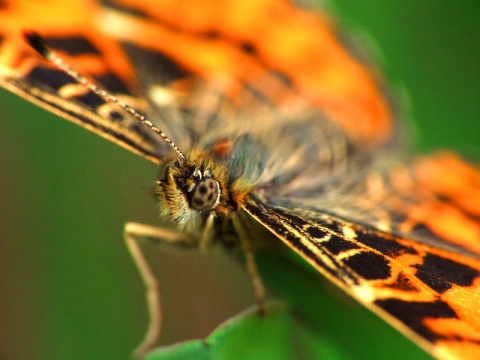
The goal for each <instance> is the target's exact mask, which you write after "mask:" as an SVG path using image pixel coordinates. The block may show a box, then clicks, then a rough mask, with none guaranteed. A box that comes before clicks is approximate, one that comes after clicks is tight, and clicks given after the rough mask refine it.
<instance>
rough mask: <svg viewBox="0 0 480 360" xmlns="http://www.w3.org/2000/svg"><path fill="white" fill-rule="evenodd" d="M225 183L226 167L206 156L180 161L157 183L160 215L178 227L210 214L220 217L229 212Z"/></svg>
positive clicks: (166, 170) (167, 170)
mask: <svg viewBox="0 0 480 360" xmlns="http://www.w3.org/2000/svg"><path fill="white" fill-rule="evenodd" d="M227 182H228V172H227V171H226V168H225V167H224V166H223V165H222V164H217V163H215V162H213V161H212V160H211V159H210V158H209V157H208V156H206V154H205V153H198V154H195V153H194V154H193V155H192V154H191V156H189V157H187V158H179V159H178V160H177V161H174V162H173V163H171V164H170V165H168V166H167V167H166V168H165V172H164V177H163V179H161V180H160V181H158V188H157V193H158V196H159V200H160V206H161V208H162V212H163V213H169V215H170V218H171V220H172V221H173V222H177V223H180V224H182V223H184V222H186V221H189V220H191V219H192V218H195V217H198V216H200V217H202V216H206V215H209V214H210V213H212V212H214V213H215V214H216V215H222V214H224V213H225V212H227V211H230V210H231V209H232V204H231V201H229V199H230V196H229V193H228V190H227V188H228V186H227Z"/></svg>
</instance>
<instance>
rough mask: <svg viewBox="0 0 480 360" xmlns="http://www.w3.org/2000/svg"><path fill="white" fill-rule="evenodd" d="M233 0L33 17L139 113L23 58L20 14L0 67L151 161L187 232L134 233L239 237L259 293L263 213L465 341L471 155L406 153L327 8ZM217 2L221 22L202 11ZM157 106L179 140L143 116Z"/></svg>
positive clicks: (385, 298)
mask: <svg viewBox="0 0 480 360" xmlns="http://www.w3.org/2000/svg"><path fill="white" fill-rule="evenodd" d="M238 4H239V3H238V2H236V1H232V2H224V3H223V6H222V7H218V6H217V7H213V6H211V7H209V8H206V9H210V12H209V11H206V12H205V13H204V14H203V17H202V16H199V15H198V13H196V12H192V10H191V9H192V6H193V4H188V3H187V2H184V4H183V5H179V4H176V5H175V4H170V6H172V8H170V9H169V8H168V6H169V5H168V4H164V5H163V4H162V7H160V8H158V9H156V8H154V7H153V6H152V5H150V4H149V3H148V2H145V3H143V2H140V3H138V2H135V3H130V2H128V1H124V2H120V1H119V2H112V3H110V4H109V7H108V9H107V10H104V11H101V10H100V9H98V8H97V7H95V6H93V5H92V6H85V5H82V4H75V6H76V7H78V8H75V9H72V8H69V9H68V12H67V13H65V12H62V7H53V6H52V9H55V10H57V11H59V13H57V12H55V11H52V12H51V14H50V15H51V16H52V19H56V21H57V22H58V24H57V25H55V26H54V25H53V24H52V20H51V19H48V21H46V20H45V21H46V24H47V25H46V27H44V28H42V27H40V26H39V28H38V29H35V30H37V31H39V32H40V33H41V34H42V36H43V37H44V38H45V39H46V41H47V44H48V46H49V47H51V48H52V49H54V50H56V51H57V52H58V53H59V54H60V55H61V58H62V59H65V60H66V61H67V62H70V61H71V62H72V64H75V68H76V69H78V70H79V72H80V74H85V75H88V76H90V77H91V78H92V79H93V81H94V83H98V84H99V85H100V86H101V87H102V88H104V89H106V90H108V92H109V93H110V94H113V95H115V96H116V98H117V99H119V101H120V102H121V103H122V104H123V102H125V103H128V104H130V105H131V106H133V107H134V108H135V109H136V111H137V113H139V114H140V113H148V114H149V119H151V120H143V119H140V120H141V121H140V122H138V121H137V120H135V119H134V118H133V117H130V116H128V114H125V113H123V112H122V111H121V107H122V106H123V105H122V106H120V107H119V106H117V105H116V104H112V103H109V102H107V101H106V99H105V96H99V95H98V94H95V93H93V92H92V91H90V90H88V89H87V88H86V87H85V85H82V84H78V82H77V81H74V80H73V79H72V77H71V76H69V75H67V74H66V73H65V71H63V70H58V69H57V68H55V67H52V66H51V64H49V63H47V62H44V61H42V60H40V59H39V58H38V57H36V56H35V55H34V54H33V52H32V51H31V50H30V48H29V46H28V44H27V42H26V41H25V40H24V39H23V38H22V35H21V31H20V30H21V29H18V24H23V22H20V21H18V22H16V23H15V22H14V21H12V23H13V24H14V26H13V25H12V28H13V30H15V31H13V30H12V29H10V28H8V27H7V26H6V27H5V28H6V29H7V30H10V32H8V31H6V32H5V34H6V35H4V36H3V39H4V42H3V43H2V53H1V54H2V58H1V59H2V61H1V63H2V65H3V67H2V73H1V74H2V78H1V83H2V85H3V86H4V87H6V88H7V89H10V90H13V91H14V92H16V93H17V94H20V95H21V96H23V97H25V98H27V99H28V100H31V101H33V102H36V103H40V104H41V105H42V106H44V107H46V108H47V109H50V110H52V111H54V112H56V113H59V114H61V115H62V116H64V117H66V118H68V119H69V120H71V121H73V122H75V123H77V124H79V125H81V126H84V127H86V128H87V129H89V130H92V131H94V132H96V133H99V134H101V135H102V136H104V137H106V138H108V139H110V140H112V141H114V142H116V143H117V144H120V145H121V146H123V147H125V148H127V149H129V150H131V151H132V152H134V153H136V154H139V155H141V156H143V157H145V158H147V159H148V160H151V161H152V162H154V163H156V164H158V165H160V167H161V171H160V173H161V174H162V175H161V177H160V179H159V183H158V185H157V189H156V191H157V193H158V197H159V201H160V203H161V204H162V205H161V209H162V211H163V212H164V214H163V215H164V216H165V217H170V218H171V220H172V221H173V222H176V223H179V224H180V227H181V229H182V231H183V232H181V233H176V232H175V233H171V232H168V231H165V230H159V229H153V228H150V227H144V226H140V225H130V228H129V227H127V233H129V235H131V236H133V235H143V236H147V235H148V236H154V237H162V238H163V240H168V235H172V237H175V239H176V240H177V243H178V242H181V243H183V245H185V246H190V245H192V244H191V243H194V245H199V246H201V247H205V248H209V247H210V246H214V245H216V244H217V243H220V244H222V246H225V247H227V248H229V247H240V248H243V250H244V252H245V255H246V258H247V268H249V272H250V273H251V274H252V280H253V283H254V284H256V285H255V287H256V291H255V293H256V294H257V298H258V302H259V304H260V307H262V305H261V302H262V298H263V295H262V292H263V290H262V285H261V284H260V280H259V279H260V276H259V274H258V271H257V270H256V265H255V262H254V260H253V249H252V246H255V244H256V243H258V242H260V240H262V239H257V238H256V235H255V234H257V233H258V232H259V231H260V229H262V226H263V227H265V228H266V229H268V230H269V231H270V232H271V233H273V234H274V235H275V237H273V239H276V240H278V239H279V240H281V241H283V243H286V244H287V245H288V246H289V247H291V248H292V249H294V250H295V251H296V252H297V253H299V254H300V255H301V256H302V257H303V258H304V259H305V260H307V261H308V262H309V263H310V264H311V265H312V266H313V267H315V268H316V269H318V270H319V271H320V272H321V273H322V274H324V275H325V276H326V277H327V278H329V279H330V280H331V281H332V282H334V283H336V284H337V285H339V286H340V287H341V288H343V289H344V290H345V291H346V292H347V293H349V294H351V295H352V296H353V297H354V298H356V299H357V300H359V301H360V302H361V303H362V304H364V305H365V306H367V307H369V308H371V309H372V310H374V311H375V312H377V313H378V314H380V315H381V316H383V317H385V319H386V320H387V321H389V322H391V323H392V324H394V325H395V326H396V327H398V328H399V329H400V330H402V331H404V332H405V333H406V334H407V335H409V336H411V337H413V338H415V339H416V340H417V341H419V342H420V344H421V345H423V346H424V347H426V348H427V349H429V350H430V351H432V352H433V353H434V354H436V355H437V356H443V357H447V356H453V355H455V354H458V356H464V355H465V354H464V351H465V349H468V353H469V354H470V355H471V354H473V351H474V350H477V351H478V340H479V335H478V329H477V325H476V324H478V323H479V322H478V321H477V318H476V317H475V316H474V315H475V310H474V308H475V304H476V302H475V301H476V300H477V299H478V291H477V289H476V286H475V284H476V281H478V280H477V278H478V274H479V270H478V269H480V265H479V260H478V253H479V248H478V246H479V244H480V243H479V241H478V236H477V235H478V221H477V220H476V215H478V214H477V211H478V209H477V208H478V207H477V206H476V204H477V202H476V200H475V196H476V194H478V180H477V179H478V170H477V169H476V168H475V167H473V166H470V165H468V164H466V163H464V162H463V161H462V160H461V159H459V158H458V157H457V156H455V155H452V154H440V155H437V156H433V157H430V158H425V159H420V160H418V161H417V162H415V163H413V164H412V165H410V166H406V165H404V164H403V163H402V161H401V159H399V157H398V154H399V153H400V152H401V151H402V148H401V139H399V136H398V133H399V132H398V131H397V129H396V127H397V126H399V124H398V120H399V119H397V118H396V116H395V111H394V109H393V105H392V104H391V103H390V102H389V100H388V98H386V97H385V95H384V94H383V93H382V91H381V89H382V81H381V79H378V78H376V77H375V76H374V74H372V72H370V71H369V69H368V68H367V67H365V66H364V65H363V64H362V63H361V61H359V60H358V58H356V57H355V56H358V54H355V53H354V49H349V48H347V49H346V48H345V44H342V43H340V42H339V41H338V38H337V37H336V34H335V33H334V32H333V31H332V29H331V26H330V24H329V22H328V20H325V18H323V17H322V16H319V15H315V14H313V13H311V12H309V11H305V10H302V9H300V8H296V7H292V6H291V5H288V4H286V3H284V2H275V5H276V7H275V11H273V8H272V9H268V8H266V6H267V5H266V4H267V2H266V3H265V5H264V6H265V7H262V6H258V5H255V4H252V5H250V7H249V8H248V9H242V11H244V12H240V11H239V10H238V9H237V8H236V6H238ZM30 6H31V7H34V5H33V4H30ZM7 9H8V7H7ZM63 9H64V8H63ZM220 10H221V11H224V12H225V16H224V17H220V18H222V19H228V21H226V23H222V22H213V21H211V18H212V16H213V15H212V14H213V13H215V19H217V20H218V18H219V17H218V14H217V12H218V11H220ZM29 11H30V12H32V9H30V10H29ZM32 13H34V12H32ZM97 13H98V14H99V15H98V16H99V17H100V20H98V23H94V20H93V19H94V18H95V17H94V16H92V14H97ZM241 13H243V14H247V16H239V17H238V18H235V17H234V16H233V15H232V14H241ZM16 14H17V13H16ZM72 14H73V16H72ZM172 14H175V16H173V15H172ZM179 14H180V15H179ZM191 14H195V16H191ZM265 14H272V15H271V16H270V17H269V16H267V17H266V16H265ZM189 15H190V16H189ZM227 15H228V16H227ZM274 15H275V16H274ZM18 16H23V17H24V18H26V16H25V14H20V13H18ZM172 16H173V17H172ZM276 16H279V17H280V18H281V19H282V21H281V22H280V21H279V20H278V18H277V17H276ZM258 17H260V18H261V21H259V20H258ZM10 18H13V17H10ZM178 19H182V20H181V21H178ZM233 20H236V21H233ZM255 20H256V21H255ZM23 21H24V20H23ZM279 22H280V23H282V25H283V24H285V23H287V22H288V25H289V26H288V27H287V26H279V25H278V23H279ZM23 26H24V25H23ZM292 29H294V30H292ZM100 33H101V34H102V35H101V36H100V35H99V34H100ZM259 33H262V34H263V35H264V36H262V37H259V36H258V34H259ZM265 38H270V39H271V42H269V43H266V41H265ZM151 39H162V41H158V42H155V43H154V42H152V40H151ZM319 39H321V41H320V40H319ZM29 41H30V43H33V45H34V47H35V48H36V49H37V50H40V52H43V53H44V55H45V54H46V50H45V49H43V45H41V44H39V43H41V41H40V40H39V39H38V38H37V37H36V36H35V35H30V36H29ZM173 44H174V45H173ZM292 48H293V49H296V53H297V54H301V56H298V55H297V56H292V51H291V49H292ZM318 59H321V60H322V61H319V60H318ZM135 69H139V71H138V73H135ZM139 88H140V89H141V92H142V93H143V94H142V96H139V95H137V94H138V93H137V92H136V90H137V91H138V89H139ZM123 107H124V108H125V106H123ZM153 120H155V121H156V123H155V124H152V126H155V127H156V128H161V129H162V132H161V133H162V134H168V138H170V139H174V141H175V144H176V145H174V146H172V145H171V144H169V143H168V142H165V141H163V140H162V139H161V137H158V136H156V134H155V132H153V131H151V127H152V126H144V124H142V122H143V123H145V122H146V121H153ZM149 128H150V129H149ZM185 149H187V150H185ZM187 151H188V152H187ZM452 169H454V170H455V171H452ZM447 180H448V181H447ZM458 184H461V185H462V186H459V185H458ZM246 229H249V232H246ZM252 229H255V230H252ZM459 229H460V230H459ZM180 234H187V235H180ZM165 238H166V239H165ZM279 243H280V241H279ZM129 244H130V245H131V246H135V243H134V240H133V239H132V241H130V242H129ZM132 251H133V252H134V251H136V250H135V249H132ZM137 259H138V257H137ZM249 259H250V260H249ZM140 265H141V266H143V265H144V264H143V263H142V264H140ZM147 273H148V272H147ZM152 293H154V292H152ZM151 308H152V309H153V308H154V306H151ZM152 311H153V310H152Z"/></svg>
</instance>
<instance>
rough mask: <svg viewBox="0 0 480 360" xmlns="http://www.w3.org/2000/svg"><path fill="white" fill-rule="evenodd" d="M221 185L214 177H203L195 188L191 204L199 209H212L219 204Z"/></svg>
mask: <svg viewBox="0 0 480 360" xmlns="http://www.w3.org/2000/svg"><path fill="white" fill-rule="evenodd" d="M219 198H220V185H218V181H217V180H215V179H214V178H203V179H202V180H200V181H199V182H198V184H197V186H196V187H195V189H194V190H193V194H192V201H191V206H192V208H193V209H195V210H197V211H205V210H211V209H213V208H214V207H215V206H217V205H218V201H219Z"/></svg>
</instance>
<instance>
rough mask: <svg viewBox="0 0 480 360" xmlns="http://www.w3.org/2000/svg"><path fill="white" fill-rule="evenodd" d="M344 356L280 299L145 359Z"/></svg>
mask: <svg viewBox="0 0 480 360" xmlns="http://www.w3.org/2000/svg"><path fill="white" fill-rule="evenodd" d="M267 358H268V359H276V360H293V359H299V358H306V359H320V358H321V359H325V358H330V359H334V358H335V359H338V358H342V359H344V358H346V357H345V356H344V354H342V352H341V351H340V350H339V349H338V348H335V347H332V346H331V343H329V342H328V341H324V340H323V339H322V337H321V336H318V334H317V333H316V331H315V329H313V328H311V327H310V326H309V325H308V324H307V323H306V322H304V321H301V320H300V319H299V318H297V317H296V316H295V315H294V313H293V312H292V311H291V310H290V309H289V307H287V306H286V305H285V304H283V303H274V302H271V303H268V304H267V315H266V316H263V317H261V316H259V315H258V313H257V310H256V308H251V309H249V310H247V311H245V312H244V313H241V314H239V315H238V316H235V317H233V318H231V319H230V320H228V321H226V322H225V323H224V324H222V325H220V326H219V327H218V328H217V329H216V330H215V331H213V332H212V334H211V335H210V336H208V337H207V339H205V341H202V340H192V341H189V342H185V343H179V344H175V345H172V346H167V347H161V348H159V349H156V350H154V351H152V352H151V353H150V354H149V355H148V356H147V358H146V359H147V360H163V359H168V360H171V359H174V360H183V359H200V360H203V359H208V360H221V359H249V360H256V359H258V360H263V359H267Z"/></svg>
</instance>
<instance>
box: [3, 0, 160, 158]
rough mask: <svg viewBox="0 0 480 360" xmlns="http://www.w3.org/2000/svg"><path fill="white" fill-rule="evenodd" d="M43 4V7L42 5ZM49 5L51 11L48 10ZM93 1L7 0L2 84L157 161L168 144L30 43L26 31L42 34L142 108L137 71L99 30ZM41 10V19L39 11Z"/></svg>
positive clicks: (91, 74) (77, 65)
mask: <svg viewBox="0 0 480 360" xmlns="http://www.w3.org/2000/svg"><path fill="white" fill-rule="evenodd" d="M39 7H42V9H39ZM45 7H48V9H49V11H44V8H45ZM99 11H100V9H99V8H98V7H97V6H96V5H95V4H94V3H93V2H73V3H72V4H70V5H69V6H68V7H66V6H64V4H62V3H61V2H58V1H54V0H50V1H47V2H46V3H43V4H38V3H36V2H34V1H19V2H16V1H11V2H9V1H7V2H5V3H2V7H1V9H0V24H1V26H0V38H1V42H0V84H1V85H2V86H4V87H5V88H7V89H8V90H11V91H13V92H14V93H16V94H18V95H20V96H22V97H24V98H26V99H28V100H30V101H32V102H34V103H36V104H38V105H40V106H42V107H44V108H46V109H48V110H50V111H52V112H54V113H56V114H58V115H60V116H62V117H64V118H66V119H68V120H70V121H72V122H74V123H76V124H78V125H80V126H83V127H85V128H87V129H88V130H91V131H93V132H95V133H97V134H99V135H101V136H104V137H106V138H107V139H109V140H111V141H113V142H115V143H117V144H119V145H121V146H123V147H125V148H127V149H129V150H131V151H133V152H135V153H137V154H139V155H141V156H144V157H146V158H148V159H150V160H152V161H154V162H157V163H158V162H160V160H159V159H161V158H162V157H163V156H164V154H165V153H167V151H168V150H167V149H168V147H167V146H166V144H162V143H161V141H160V140H159V139H157V138H155V137H154V136H153V135H152V134H151V133H150V132H149V131H148V129H147V128H146V127H144V126H141V124H138V123H137V122H136V121H135V120H134V119H133V118H131V117H130V116H127V115H126V114H124V113H122V112H121V111H120V110H119V108H118V107H116V106H112V105H111V104H109V103H106V102H105V101H104V100H103V99H102V98H100V97H99V96H97V95H95V94H93V93H92V92H90V91H88V90H87V89H86V88H85V87H84V86H82V85H79V84H77V83H76V82H75V81H74V80H73V78H71V77H70V76H69V75H67V74H65V73H64V72H62V71H60V70H58V69H56V68H54V67H53V66H52V65H50V64H48V62H47V61H45V60H44V59H42V58H40V56H38V55H37V54H35V53H34V51H33V50H32V49H30V48H29V46H28V44H27V43H26V42H25V41H24V39H23V37H22V32H23V31H24V30H35V31H37V32H39V33H40V34H42V36H44V37H45V39H46V40H47V42H48V44H49V46H50V47H51V48H52V49H54V50H56V51H57V52H58V53H59V54H60V55H61V56H62V58H64V59H65V60H66V61H67V62H68V63H69V64H71V65H72V66H73V67H75V68H76V70H78V71H79V72H80V73H82V74H83V75H85V76H87V77H89V78H90V79H91V80H92V81H93V82H95V83H96V84H99V85H100V86H101V87H103V88H104V89H105V90H107V91H108V92H110V93H111V94H113V95H115V96H117V97H118V98H120V99H122V100H124V101H125V102H127V103H129V104H130V105H132V106H134V107H135V108H137V109H139V111H146V110H147V108H146V104H145V101H143V100H141V98H140V97H138V96H136V95H135V92H134V90H135V89H136V87H138V83H137V82H136V80H135V74H134V72H133V70H132V67H131V64H130V63H129V61H128V58H127V57H126V55H125V53H124V51H123V50H122V48H121V46H120V44H118V43H117V42H116V41H115V40H111V39H108V37H105V36H104V35H101V34H100V32H99V31H98V30H96V27H95V25H94V23H93V19H94V17H93V16H92V15H94V14H96V13H97V12H99ZM38 13H41V14H42V17H41V18H40V19H37V18H36V14H38Z"/></svg>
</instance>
